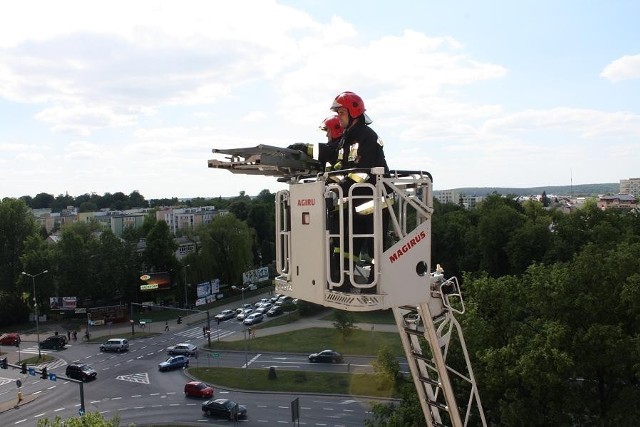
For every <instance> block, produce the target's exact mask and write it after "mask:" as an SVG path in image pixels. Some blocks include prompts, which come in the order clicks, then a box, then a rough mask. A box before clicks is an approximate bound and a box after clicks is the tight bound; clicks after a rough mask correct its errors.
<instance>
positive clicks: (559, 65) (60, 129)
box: [0, 0, 640, 199]
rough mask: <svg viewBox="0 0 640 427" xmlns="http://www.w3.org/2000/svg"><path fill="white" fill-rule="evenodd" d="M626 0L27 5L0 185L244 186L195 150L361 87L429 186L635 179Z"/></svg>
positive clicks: (18, 23) (19, 8) (390, 144)
mask: <svg viewBox="0 0 640 427" xmlns="http://www.w3.org/2000/svg"><path fill="white" fill-rule="evenodd" d="M639 20H640V3H639V2H637V1H610V2H604V1H600V2H596V1H578V0H568V1H547V0H537V1H517V2H508V1H482V2H478V1H456V0H452V1H411V0H394V1H393V2H392V1H376V0H374V1H371V0H369V1H360V0H353V1H333V0H325V1H320V0H301V1H300V0H298V1H293V0H289V1H281V2H276V1H272V0H254V1H243V0H234V1H232V2H217V1H204V0H203V1H195V0H182V1H180V2H177V1H173V2H168V1H140V0H137V1H135V2H130V1H119V0H112V1H109V2H106V1H102V2H86V1H66V0H61V1H56V2H50V1H33V0H24V1H20V2H13V3H11V4H9V5H5V7H4V8H3V13H2V15H0V170H1V171H2V172H3V173H2V180H0V197H20V196H23V195H30V196H35V195H36V194H38V193H41V192H46V193H50V194H53V195H59V194H65V193H68V194H70V195H72V196H79V195H81V194H86V193H97V194H100V195H102V194H104V193H106V192H109V193H114V192H118V191H121V192H124V193H126V194H128V193H130V192H132V191H134V190H137V191H139V192H140V193H141V194H142V195H144V196H145V197H146V198H148V199H150V198H160V197H174V196H175V197H193V196H203V197H217V196H235V195H237V194H239V193H240V192H241V191H244V192H246V193H247V194H250V195H255V194H257V193H259V192H260V191H261V190H263V189H269V190H271V191H276V190H278V189H281V188H283V186H282V184H279V183H277V182H276V180H275V179H274V178H268V177H267V178H265V177H255V176H241V175H235V174H231V173H229V172H227V171H223V170H213V169H209V168H207V160H208V159H210V158H214V155H213V154H212V153H211V149H212V148H238V147H250V146H255V145H258V144H268V145H278V146H287V145H289V144H291V143H295V142H308V143H317V142H323V141H324V134H323V133H322V132H321V131H320V130H319V129H318V125H319V123H320V122H321V121H322V119H324V118H325V117H327V116H328V115H329V114H330V111H329V106H330V105H331V102H332V100H333V98H334V97H335V96H336V95H337V94H338V93H340V92H342V91H345V90H351V91H354V92H356V93H358V94H359V95H360V96H362V98H363V99H364V101H365V105H366V108H367V113H368V114H369V115H370V116H371V118H372V119H373V120H374V123H373V124H372V125H371V126H372V127H373V128H374V129H375V130H376V132H378V134H379V135H380V137H381V138H382V139H383V140H384V141H385V152H386V155H387V160H388V163H389V165H390V167H391V168H392V169H410V170H413V169H421V170H426V171H429V172H431V173H432V175H433V177H434V188H435V189H436V190H443V189H449V188H458V187H507V186H508V187H533V186H545V185H568V184H569V183H571V181H572V182H573V184H574V185H575V184H590V183H605V182H618V181H619V180H620V179H626V178H632V177H639V176H640V30H639V29H638V28H640V27H639V26H638V25H637V23H638V21H639Z"/></svg>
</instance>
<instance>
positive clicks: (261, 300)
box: [253, 298, 271, 308]
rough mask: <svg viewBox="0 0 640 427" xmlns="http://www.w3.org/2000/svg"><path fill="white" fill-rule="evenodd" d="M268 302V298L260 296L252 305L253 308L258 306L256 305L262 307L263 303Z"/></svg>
mask: <svg viewBox="0 0 640 427" xmlns="http://www.w3.org/2000/svg"><path fill="white" fill-rule="evenodd" d="M270 302H271V300H270V299H268V298H261V299H260V300H259V301H256V302H255V304H253V306H254V307H255V308H258V307H262V306H263V305H264V304H266V303H270Z"/></svg>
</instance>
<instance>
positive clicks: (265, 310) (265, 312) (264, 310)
mask: <svg viewBox="0 0 640 427" xmlns="http://www.w3.org/2000/svg"><path fill="white" fill-rule="evenodd" d="M270 308H271V307H258V308H256V309H255V310H253V313H252V314H255V313H260V314H262V315H265V314H267V311H269V309H270Z"/></svg>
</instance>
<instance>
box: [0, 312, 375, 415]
mask: <svg viewBox="0 0 640 427" xmlns="http://www.w3.org/2000/svg"><path fill="white" fill-rule="evenodd" d="M163 326H164V325H162V326H160V325H157V327H158V329H162V327H163ZM153 327H154V326H152V328H153ZM171 328H172V330H171V331H169V332H163V333H161V334H160V335H154V336H152V337H148V338H141V339H135V340H131V341H130V349H129V351H128V352H125V353H101V352H100V351H99V348H98V345H96V344H89V343H83V342H81V341H75V342H74V341H72V342H71V344H70V345H69V346H68V347H67V348H66V349H64V350H62V351H59V352H51V353H53V355H55V356H56V357H58V358H59V359H58V361H56V362H55V363H54V364H49V366H48V371H49V373H52V372H53V373H57V374H59V375H64V369H65V367H66V364H67V363H70V362H73V361H81V362H84V363H87V364H89V365H91V366H92V367H94V368H95V369H96V371H97V372H98V378H97V380H95V381H92V382H87V383H85V384H84V386H83V388H84V399H85V409H86V411H88V412H95V411H99V412H101V413H103V414H104V415H105V417H107V418H111V417H113V416H114V415H116V414H117V415H118V416H119V417H120V420H121V423H122V425H127V424H128V423H135V424H138V425H142V424H151V423H166V422H167V421H171V422H175V423H182V424H185V425H188V424H193V425H195V424H197V425H201V424H207V425H224V424H225V423H226V424H227V425H228V424H230V422H229V421H225V420H216V419H207V418H205V417H204V416H203V415H202V412H201V410H200V405H201V403H202V401H201V400H199V399H192V398H186V397H185V396H184V395H183V393H182V387H183V385H184V383H185V382H187V381H188V380H189V378H188V377H187V375H186V374H185V372H184V371H182V370H176V371H171V372H159V371H158V369H157V365H158V363H159V362H161V361H162V360H164V359H166V357H167V354H166V348H167V347H168V346H170V345H173V344H176V343H178V342H190V343H193V344H196V345H198V346H202V345H204V344H205V342H206V341H205V339H204V337H203V334H202V325H201V324H191V325H180V329H178V325H171ZM242 330H243V327H242V325H241V324H240V323H239V322H236V321H233V320H230V321H226V322H222V323H221V324H220V327H219V328H214V329H213V331H212V332H213V335H212V337H211V339H212V342H213V341H215V340H217V335H216V334H217V333H219V334H220V337H221V339H225V338H228V337H230V336H231V335H234V334H240V335H242V334H243V332H242ZM25 344H26V343H25ZM32 344H33V345H32V346H29V345H25V346H23V347H24V348H21V356H22V358H25V357H30V356H31V355H32V354H37V347H36V346H35V343H32ZM12 349H13V350H12ZM3 350H4V351H5V352H10V351H15V348H14V347H3ZM47 352H48V351H47ZM216 353H217V355H218V357H203V355H204V354H206V352H200V356H199V357H198V358H191V359H190V366H201V367H202V366H220V367H246V366H247V365H246V364H245V363H247V364H248V367H249V368H252V369H253V368H267V367H271V366H275V367H276V368H278V367H281V368H283V369H284V368H286V369H300V370H317V371H324V372H347V371H351V372H355V371H370V369H371V366H370V362H371V358H363V357H353V358H352V357H348V358H346V359H345V363H343V364H335V365H332V364H311V363H309V361H308V359H307V355H301V354H274V353H256V352H252V351H250V350H248V351H247V352H246V353H245V352H216ZM10 358H11V359H17V355H15V354H14V355H12V357H10ZM16 379H20V380H21V381H22V388H21V390H22V394H23V397H25V399H26V398H33V397H35V400H34V401H33V402H31V403H29V404H26V405H22V406H20V408H19V409H11V410H8V411H5V412H3V413H2V414H0V417H1V419H2V425H3V426H32V425H33V426H35V425H36V424H37V420H38V419H41V418H45V417H47V418H50V419H53V418H54V417H55V416H60V417H62V418H68V417H70V416H74V415H77V414H78V411H79V409H80V390H79V388H80V387H79V385H78V384H75V383H71V382H68V381H63V380H59V381H55V382H54V381H49V380H43V379H41V378H39V377H38V376H30V375H22V374H20V371H19V370H15V369H9V370H6V371H5V370H3V371H0V402H7V401H11V400H13V401H15V396H16V394H17V388H16V385H15V380H16ZM216 397H226V398H230V399H232V400H235V401H237V402H239V403H241V404H243V405H245V406H247V409H248V414H249V417H248V419H247V420H243V421H241V422H242V425H246V426H254V425H255V426H258V425H260V426H264V425H277V424H282V423H290V422H291V402H293V401H294V400H295V399H296V398H299V399H300V400H299V402H300V414H301V420H300V425H307V426H327V427H331V426H335V427H337V426H345V427H346V426H361V425H363V420H364V419H366V418H367V416H368V410H369V404H370V401H369V399H363V398H353V397H345V396H335V395H332V396H318V395H298V394H296V395H292V394H280V393H251V392H243V391H238V390H225V389H218V388H216ZM231 424H232V423H231Z"/></svg>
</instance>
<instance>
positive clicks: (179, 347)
mask: <svg viewBox="0 0 640 427" xmlns="http://www.w3.org/2000/svg"><path fill="white" fill-rule="evenodd" d="M197 352H198V347H197V346H195V345H193V344H189V343H180V344H176V345H172V346H171V347H168V348H167V353H168V354H170V355H171V356H173V355H176V354H182V355H184V356H195V355H196V353H197Z"/></svg>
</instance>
